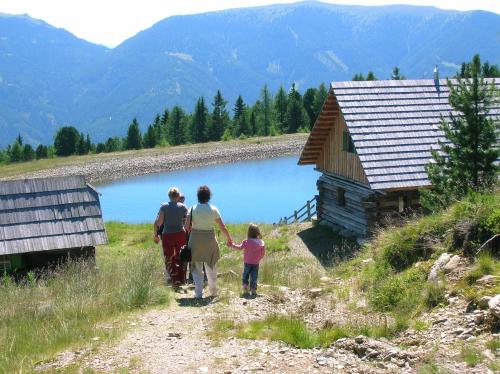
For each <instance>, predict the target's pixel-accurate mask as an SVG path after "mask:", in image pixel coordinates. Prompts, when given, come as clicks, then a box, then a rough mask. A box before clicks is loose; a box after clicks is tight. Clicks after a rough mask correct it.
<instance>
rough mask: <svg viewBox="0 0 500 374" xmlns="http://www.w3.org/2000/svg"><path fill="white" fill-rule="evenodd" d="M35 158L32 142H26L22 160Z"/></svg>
mask: <svg viewBox="0 0 500 374" xmlns="http://www.w3.org/2000/svg"><path fill="white" fill-rule="evenodd" d="M34 159H35V150H34V149H33V147H32V146H31V145H30V144H25V145H24V146H23V154H22V160H23V161H31V160H34Z"/></svg>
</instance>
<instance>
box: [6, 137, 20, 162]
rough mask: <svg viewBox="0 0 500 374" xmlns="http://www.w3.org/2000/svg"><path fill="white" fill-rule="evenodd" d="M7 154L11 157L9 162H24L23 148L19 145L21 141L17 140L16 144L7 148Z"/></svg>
mask: <svg viewBox="0 0 500 374" xmlns="http://www.w3.org/2000/svg"><path fill="white" fill-rule="evenodd" d="M21 141H22V140H21ZM7 153H8V155H9V162H20V161H22V160H23V146H22V145H21V143H19V139H16V141H15V142H14V144H12V146H10V147H9V148H7Z"/></svg>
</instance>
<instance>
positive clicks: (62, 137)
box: [54, 126, 80, 156]
mask: <svg viewBox="0 0 500 374" xmlns="http://www.w3.org/2000/svg"><path fill="white" fill-rule="evenodd" d="M79 139H80V134H78V130H77V129H75V128H74V127H73V126H64V127H61V128H60V129H59V130H57V133H56V136H55V139H54V148H55V151H56V155H57V156H69V155H73V154H75V153H76V152H77V148H76V146H77V143H78V140H79Z"/></svg>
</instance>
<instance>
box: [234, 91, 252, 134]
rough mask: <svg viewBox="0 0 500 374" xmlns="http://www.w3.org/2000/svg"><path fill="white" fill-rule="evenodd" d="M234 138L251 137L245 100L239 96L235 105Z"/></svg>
mask: <svg viewBox="0 0 500 374" xmlns="http://www.w3.org/2000/svg"><path fill="white" fill-rule="evenodd" d="M233 121H234V136H236V137H238V136H240V135H245V136H247V135H249V134H250V129H249V126H248V120H247V115H246V105H245V102H244V101H243V98H242V97H241V95H240V96H238V98H237V99H236V103H235V104H234V117H233Z"/></svg>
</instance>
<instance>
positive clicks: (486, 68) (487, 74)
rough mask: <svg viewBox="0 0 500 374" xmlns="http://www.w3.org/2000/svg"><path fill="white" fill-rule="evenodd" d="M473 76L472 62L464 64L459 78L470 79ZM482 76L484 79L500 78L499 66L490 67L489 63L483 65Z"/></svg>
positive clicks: (458, 75) (458, 74)
mask: <svg viewBox="0 0 500 374" xmlns="http://www.w3.org/2000/svg"><path fill="white" fill-rule="evenodd" d="M471 76H472V64H471V63H470V62H462V65H461V67H460V72H458V73H457V77H460V78H470V77H471ZM480 76H481V77H482V78H500V69H499V68H498V65H496V64H495V65H490V63H489V62H488V61H486V62H485V63H483V65H482V66H481V69H480Z"/></svg>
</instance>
